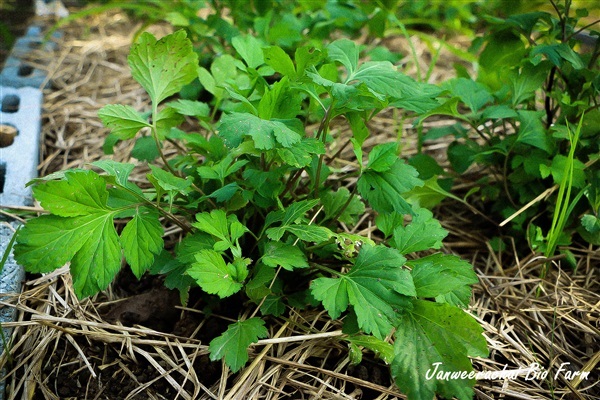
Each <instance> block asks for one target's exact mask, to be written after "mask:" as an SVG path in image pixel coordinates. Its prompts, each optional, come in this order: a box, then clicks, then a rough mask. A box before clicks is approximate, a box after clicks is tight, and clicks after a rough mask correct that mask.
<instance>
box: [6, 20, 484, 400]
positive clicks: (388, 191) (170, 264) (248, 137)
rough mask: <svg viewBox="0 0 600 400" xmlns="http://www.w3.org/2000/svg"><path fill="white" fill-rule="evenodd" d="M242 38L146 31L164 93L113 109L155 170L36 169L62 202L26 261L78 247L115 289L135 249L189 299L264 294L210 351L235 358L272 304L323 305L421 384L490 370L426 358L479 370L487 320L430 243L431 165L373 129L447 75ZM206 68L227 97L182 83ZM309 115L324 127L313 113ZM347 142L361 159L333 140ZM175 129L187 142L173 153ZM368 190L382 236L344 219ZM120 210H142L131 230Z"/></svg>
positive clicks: (231, 361)
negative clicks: (377, 120) (441, 375)
mask: <svg viewBox="0 0 600 400" xmlns="http://www.w3.org/2000/svg"><path fill="white" fill-rule="evenodd" d="M232 43H233V46H234V49H235V51H236V53H237V54H238V57H237V58H234V57H225V56H223V57H222V58H220V59H216V60H215V61H214V62H213V65H212V66H211V67H210V70H209V69H205V68H202V67H199V66H198V57H197V55H196V53H195V52H194V49H193V45H192V42H191V41H190V40H189V39H187V38H186V33H185V32H184V31H178V32H175V33H173V34H171V35H169V36H166V37H164V38H162V39H160V40H156V39H155V38H154V37H153V36H152V35H150V34H148V33H144V34H142V35H141V36H140V38H139V40H138V42H137V43H135V44H134V45H133V47H132V49H131V53H130V55H129V59H128V60H129V64H130V67H131V71H132V74H133V77H134V78H135V79H136V80H137V81H138V82H139V83H140V84H141V85H142V86H143V87H144V89H145V90H146V91H147V92H148V95H149V96H150V99H151V103H152V107H151V110H149V112H148V113H141V112H139V111H137V110H135V109H133V108H132V107H129V106H124V105H108V106H106V107H104V108H102V109H101V110H100V112H99V116H100V118H101V119H102V121H103V122H104V123H105V124H106V126H108V127H109V128H111V130H112V133H111V135H110V136H109V137H108V138H107V146H106V149H107V150H111V149H112V145H114V144H115V143H116V142H117V141H119V140H135V142H136V143H135V146H134V156H135V157H137V158H138V159H141V160H145V161H148V169H147V171H148V172H147V175H146V177H147V183H146V184H145V185H141V186H138V185H137V184H134V183H133V182H132V181H131V180H130V179H129V176H130V175H131V173H132V171H133V170H134V168H135V166H134V165H133V164H127V163H119V162H115V161H111V160H103V161H97V162H94V163H92V165H91V167H92V169H89V170H69V171H64V172H61V173H58V174H55V175H52V176H48V177H45V178H42V179H38V180H36V181H35V182H34V184H35V186H34V187H33V193H34V195H35V197H36V199H37V200H38V201H39V202H40V204H41V205H42V207H44V209H45V210H47V211H48V214H47V215H42V216H40V217H37V218H34V219H31V220H29V221H28V223H27V225H26V226H25V227H24V228H23V229H22V230H21V231H20V232H19V233H18V236H17V244H16V246H15V255H16V258H17V260H18V261H19V262H20V263H21V264H23V265H24V266H26V268H27V270H28V271H29V272H41V273H44V272H50V271H52V270H54V269H56V268H59V267H61V266H62V265H64V264H65V263H67V262H70V271H71V275H72V277H73V286H74V289H75V292H76V294H77V295H78V296H80V297H85V296H91V295H94V294H95V293H97V292H98V291H101V290H104V289H106V288H107V286H108V285H109V284H110V282H111V281H112V280H113V279H114V278H115V275H116V274H117V272H118V271H119V269H120V268H121V259H122V257H124V258H125V260H126V261H127V264H128V265H129V267H130V268H131V270H132V271H133V273H134V274H135V275H136V276H137V277H141V276H142V275H143V274H144V273H147V272H150V273H153V274H161V275H164V276H165V285H167V286H168V287H169V288H176V289H178V290H179V291H180V293H181V297H182V300H183V301H185V300H186V299H187V295H188V292H189V290H190V289H191V288H193V287H199V288H200V289H201V290H202V291H204V292H205V293H207V294H210V295H214V296H216V297H218V298H220V299H222V298H226V297H230V296H236V298H237V299H239V301H240V304H246V305H249V306H252V305H254V307H256V312H255V313H254V314H253V315H252V316H251V317H250V318H247V319H245V320H240V321H238V322H235V323H233V324H232V325H230V326H229V328H228V329H227V331H226V332H224V333H223V334H222V335H221V336H219V337H217V338H215V339H214V340H213V341H212V342H211V343H210V346H209V350H210V352H211V359H213V360H219V359H224V361H225V363H226V364H227V365H228V366H229V368H230V369H231V370H232V371H234V372H236V371H238V370H240V369H241V368H242V367H243V366H244V364H245V363H246V361H247V360H248V354H247V350H246V348H247V347H248V345H250V344H251V343H254V342H256V341H257V340H258V339H259V338H262V337H265V336H267V333H268V331H267V329H266V327H265V321H268V320H269V318H276V317H278V316H280V315H282V314H284V313H285V312H286V310H287V309H288V308H290V307H295V308H304V307H323V308H324V309H325V310H326V311H327V312H328V313H329V315H330V316H331V318H333V319H342V320H343V324H344V331H345V336H344V337H343V340H345V341H347V342H349V344H350V348H351V349H352V351H353V358H354V359H355V360H359V359H360V356H358V355H357V351H358V350H359V349H360V347H365V348H367V349H372V350H373V351H377V352H380V353H381V354H382V356H383V357H384V359H386V360H387V361H388V362H390V363H391V370H392V373H393V375H394V377H395V379H396V382H397V383H398V385H399V386H400V388H401V389H402V390H404V391H405V392H406V393H407V395H408V396H409V397H410V398H412V399H430V398H432V397H433V395H434V393H436V392H437V393H440V394H442V395H443V396H445V397H452V396H457V397H459V398H461V399H468V398H471V397H472V395H473V392H472V385H473V384H474V381H472V380H456V381H451V382H447V381H435V380H427V379H425V375H424V372H425V371H426V370H427V367H429V366H430V364H431V363H435V362H443V363H444V364H445V365H446V366H448V368H455V369H456V370H461V371H462V370H464V371H471V370H472V367H471V363H470V361H469V358H468V357H469V356H480V357H485V356H487V347H486V341H485V339H484V337H483V336H482V334H481V333H482V329H481V327H480V326H479V325H478V324H477V322H476V321H475V320H474V319H473V318H472V317H471V316H470V315H469V314H467V313H466V312H465V311H464V310H463V309H464V308H465V307H467V305H468V302H469V298H470V295H471V285H473V284H474V283H476V282H477V277H476V275H475V274H474V272H473V270H472V267H471V266H470V265H469V263H467V262H465V261H462V260H460V259H459V258H458V257H456V256H453V255H448V254H443V253H436V254H432V255H429V256H427V257H423V258H418V257H415V253H416V252H420V251H423V250H431V249H439V248H440V247H441V245H442V240H443V239H444V238H445V236H446V235H447V232H446V231H445V230H444V229H443V228H442V227H441V225H440V224H439V222H438V221H437V220H435V219H434V218H433V215H432V213H431V212H430V211H428V210H426V209H423V208H417V207H413V206H411V205H410V204H409V203H408V202H407V201H406V200H405V198H404V194H405V193H406V192H408V191H410V190H412V189H414V188H416V187H419V186H421V185H423V181H422V180H421V179H419V178H418V173H417V171H416V170H415V169H414V168H413V167H412V166H410V165H408V164H407V163H405V162H404V161H403V160H402V159H401V158H400V157H399V146H398V143H395V142H392V143H381V144H378V145H376V146H374V147H372V148H368V147H366V146H365V140H366V139H367V137H368V136H369V130H368V126H367V122H368V121H369V120H370V119H371V118H372V117H373V116H375V115H376V114H377V113H378V112H379V111H381V110H383V109H384V108H386V107H389V106H395V107H401V108H402V109H404V110H405V112H411V111H412V112H423V111H427V110H430V109H434V108H436V107H437V106H438V102H437V100H436V99H435V98H436V96H438V95H439V94H440V89H438V88H436V87H435V86H431V85H427V84H422V83H418V82H416V81H414V80H413V79H411V78H409V77H407V76H405V75H403V74H402V73H401V72H399V71H398V70H396V68H395V67H393V66H392V64H391V63H389V62H385V61H368V62H364V63H361V62H360V61H359V59H360V52H359V47H358V46H357V45H356V44H355V43H353V42H352V41H350V40H347V39H341V40H337V41H335V42H333V43H330V44H329V45H328V46H327V47H326V49H323V51H321V50H319V49H314V48H310V47H300V48H298V49H297V50H296V51H295V53H294V54H293V57H291V56H290V55H288V54H287V53H286V52H285V51H283V49H281V48H280V47H277V46H268V47H261V46H257V45H256V40H255V39H254V38H252V37H250V36H238V37H235V38H234V39H233V40H232ZM215 65H218V67H215ZM223 70H226V71H228V72H227V73H226V74H223V72H222V71H223ZM195 78H198V79H199V80H200V81H201V82H202V84H203V85H204V86H205V87H206V88H207V90H209V91H210V92H211V93H212V94H213V95H214V98H213V102H212V110H210V108H211V106H210V105H208V104H204V103H201V102H198V101H191V100H181V99H179V100H174V99H173V98H172V96H173V95H175V94H176V93H178V92H179V91H180V90H181V89H182V88H183V87H184V86H185V85H186V84H188V83H189V82H190V81H192V80H193V79H195ZM267 78H269V79H267ZM215 110H218V112H217V111H215ZM218 114H220V118H219V121H218V122H217V123H214V122H213V120H212V119H211V116H216V115H218ZM184 117H187V118H188V121H189V120H190V119H192V118H195V119H196V120H197V121H198V124H197V127H198V131H197V132H184V131H182V130H180V129H179V128H178V126H180V124H181V122H182V121H183V118H184ZM334 118H337V119H338V120H339V119H340V118H344V119H345V121H346V122H347V123H348V124H349V126H350V127H351V131H352V134H351V136H350V137H339V136H335V135H334V134H333V133H332V132H331V131H330V127H331V124H332V120H333V119H334ZM309 120H317V121H320V123H319V124H318V128H316V129H315V130H311V129H308V128H306V126H307V125H306V123H307V122H308V121H309ZM344 142H346V143H347V144H348V145H351V146H352V148H353V149H354V154H355V157H356V163H357V165H358V168H357V169H353V170H350V171H348V170H347V169H344V168H341V167H340V165H341V164H340V163H339V162H338V161H339V160H338V159H337V157H338V156H337V154H333V155H330V154H329V151H328V148H329V147H331V146H332V145H333V143H338V144H337V145H338V146H339V145H343V143H344ZM167 145H174V146H175V148H176V149H179V150H180V152H179V153H178V154H177V155H176V156H174V157H169V158H167V157H166V156H165V151H164V150H165V146H167ZM366 207H371V208H372V209H373V210H374V211H375V212H376V213H378V214H379V215H378V217H377V219H376V224H377V227H378V228H379V230H380V231H381V232H382V234H383V236H384V238H383V239H382V240H379V241H378V242H375V241H373V240H371V239H369V238H367V237H363V236H359V235H356V234H350V233H346V232H344V231H343V230H341V229H339V228H340V225H339V224H340V223H343V224H346V225H347V226H354V225H356V224H357V222H358V218H359V217H360V216H361V215H362V214H364V212H365V209H366ZM117 220H120V221H121V220H125V221H127V222H126V223H125V225H124V227H123V228H122V229H121V230H120V232H119V231H118V230H117V228H116V226H115V221H117ZM405 220H406V221H408V222H406V221H405ZM165 225H168V226H169V227H171V228H172V229H171V230H172V231H173V230H174V231H175V232H178V233H179V235H180V237H181V238H182V240H181V241H179V243H178V244H177V245H176V246H175V248H165V241H164V240H163V235H164V229H163V226H165ZM409 258H410V260H409ZM258 312H260V313H261V315H262V318H259V317H257V316H256V314H257V313H258Z"/></svg>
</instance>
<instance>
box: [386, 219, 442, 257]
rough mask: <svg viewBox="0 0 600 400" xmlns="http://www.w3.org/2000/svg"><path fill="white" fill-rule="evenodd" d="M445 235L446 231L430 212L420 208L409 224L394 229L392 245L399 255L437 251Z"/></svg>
mask: <svg viewBox="0 0 600 400" xmlns="http://www.w3.org/2000/svg"><path fill="white" fill-rule="evenodd" d="M447 235H448V231H446V230H445V229H444V228H442V226H441V225H440V223H439V221H438V220H436V219H435V218H433V214H432V213H431V211H429V210H427V209H425V208H420V209H418V210H417V211H416V212H415V215H414V216H413V220H412V221H411V222H410V224H408V225H406V226H398V227H396V229H394V237H393V243H394V247H396V248H397V249H398V250H399V251H400V253H402V254H408V253H413V252H415V251H422V250H427V249H439V248H440V247H442V240H443V239H444V238H445V237H446V236H447Z"/></svg>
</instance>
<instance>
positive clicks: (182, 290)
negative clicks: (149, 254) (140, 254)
mask: <svg viewBox="0 0 600 400" xmlns="http://www.w3.org/2000/svg"><path fill="white" fill-rule="evenodd" d="M195 251H198V250H197V249H196V250H195ZM187 269H188V265H187V264H184V263H182V262H180V260H179V259H177V258H175V257H173V255H172V254H171V253H170V252H168V251H167V250H164V249H163V251H162V252H161V253H160V254H159V255H158V256H156V257H155V258H154V263H153V264H152V265H151V266H150V268H149V272H150V273H151V274H152V275H165V286H166V287H167V288H168V289H177V290H178V291H179V298H180V300H181V304H187V301H188V298H189V290H190V288H191V287H192V285H195V283H194V279H193V278H192V277H191V276H189V275H186V273H185V271H187Z"/></svg>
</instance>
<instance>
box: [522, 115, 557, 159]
mask: <svg viewBox="0 0 600 400" xmlns="http://www.w3.org/2000/svg"><path fill="white" fill-rule="evenodd" d="M518 113H519V123H520V125H519V132H518V133H517V142H520V143H526V144H528V145H531V146H534V147H537V148H538V149H542V150H544V151H545V152H547V153H550V151H551V149H552V147H551V143H550V139H549V136H548V135H547V134H546V129H545V128H544V124H543V123H542V118H541V115H542V114H543V112H542V111H539V112H538V111H525V110H519V111H518Z"/></svg>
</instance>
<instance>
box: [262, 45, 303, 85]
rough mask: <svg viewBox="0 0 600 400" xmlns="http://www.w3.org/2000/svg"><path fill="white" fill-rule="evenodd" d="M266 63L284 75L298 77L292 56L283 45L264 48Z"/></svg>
mask: <svg viewBox="0 0 600 400" xmlns="http://www.w3.org/2000/svg"><path fill="white" fill-rule="evenodd" d="M263 53H264V56H265V63H267V64H268V65H270V66H271V67H273V69H274V70H275V71H277V72H279V73H280V74H282V75H283V76H289V77H290V78H292V79H294V78H295V77H296V68H295V67H294V63H293V62H292V59H291V58H290V56H288V55H287V53H286V52H285V51H283V49H282V48H281V47H278V46H271V47H266V48H264V49H263Z"/></svg>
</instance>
